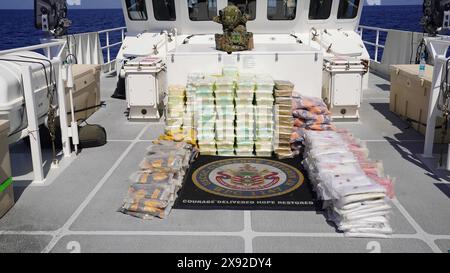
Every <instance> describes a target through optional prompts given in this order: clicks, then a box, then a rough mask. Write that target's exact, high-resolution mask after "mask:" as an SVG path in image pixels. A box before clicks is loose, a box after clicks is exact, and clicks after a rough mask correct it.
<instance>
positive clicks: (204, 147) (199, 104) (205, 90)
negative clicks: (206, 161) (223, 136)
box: [194, 77, 217, 155]
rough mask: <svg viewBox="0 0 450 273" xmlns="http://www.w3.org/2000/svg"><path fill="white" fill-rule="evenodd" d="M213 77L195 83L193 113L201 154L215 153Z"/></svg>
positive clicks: (215, 114) (215, 115)
mask: <svg viewBox="0 0 450 273" xmlns="http://www.w3.org/2000/svg"><path fill="white" fill-rule="evenodd" d="M214 84H215V79H214V78H212V77H205V78H204V79H200V80H198V81H196V83H195V87H196V90H195V113H194V119H195V120H196V123H197V124H196V125H197V140H198V146H199V149H200V152H201V153H202V154H203V155H216V153H217V148H216V133H215V124H216V117H217V112H216V106H215V100H214Z"/></svg>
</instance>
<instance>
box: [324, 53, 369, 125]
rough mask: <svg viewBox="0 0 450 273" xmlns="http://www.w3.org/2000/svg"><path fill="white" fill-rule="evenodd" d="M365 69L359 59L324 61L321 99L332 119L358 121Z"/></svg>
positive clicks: (348, 58) (344, 58) (347, 58)
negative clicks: (326, 105)
mask: <svg viewBox="0 0 450 273" xmlns="http://www.w3.org/2000/svg"><path fill="white" fill-rule="evenodd" d="M365 73H367V67H366V66H365V65H364V64H363V62H362V61H361V60H360V59H357V58H352V57H332V58H327V59H325V60H324V81H323V90H322V92H323V93H322V98H323V99H324V100H325V102H326V103H327V104H328V107H329V109H330V111H331V116H332V118H334V119H358V118H359V108H360V106H361V100H362V87H363V75H364V74H365Z"/></svg>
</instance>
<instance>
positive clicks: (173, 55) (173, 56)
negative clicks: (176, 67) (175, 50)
mask: <svg viewBox="0 0 450 273" xmlns="http://www.w3.org/2000/svg"><path fill="white" fill-rule="evenodd" d="M174 62H175V54H172V63H174Z"/></svg>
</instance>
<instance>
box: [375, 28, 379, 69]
mask: <svg viewBox="0 0 450 273" xmlns="http://www.w3.org/2000/svg"><path fill="white" fill-rule="evenodd" d="M379 44H380V30H379V29H377V36H376V40H375V61H376V62H378V47H379Z"/></svg>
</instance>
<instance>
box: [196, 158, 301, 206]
mask: <svg viewBox="0 0 450 273" xmlns="http://www.w3.org/2000/svg"><path fill="white" fill-rule="evenodd" d="M192 181H193V182H194V184H195V185H196V186H197V187H198V188H200V189H202V190H204V191H206V192H208V193H211V194H215V195H220V196H225V197H230V198H246V199H260V198H268V197H273V196H280V195H285V194H287V193H290V192H292V191H294V190H296V189H298V188H299V187H300V186H301V185H302V184H303V182H304V176H303V174H302V173H301V172H300V171H299V170H297V169H296V168H295V167H293V166H290V165H288V164H285V163H282V162H278V161H274V160H269V159H260V158H236V159H224V160H218V161H215V162H212V163H209V164H206V165H205V166H202V167H200V168H198V169H197V170H196V171H195V172H194V173H193V175H192Z"/></svg>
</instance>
